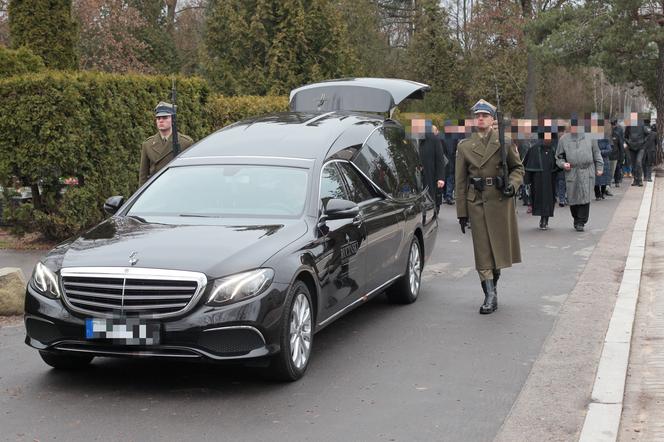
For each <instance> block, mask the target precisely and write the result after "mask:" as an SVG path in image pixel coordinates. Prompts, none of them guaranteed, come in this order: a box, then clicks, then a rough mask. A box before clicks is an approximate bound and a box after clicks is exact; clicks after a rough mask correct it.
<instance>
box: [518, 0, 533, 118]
mask: <svg viewBox="0 0 664 442" xmlns="http://www.w3.org/2000/svg"><path fill="white" fill-rule="evenodd" d="M521 8H522V14H523V18H524V19H525V20H526V22H530V21H531V20H532V19H533V3H532V0H521ZM527 39H528V36H527V35H526V40H527ZM525 43H526V44H528V43H527V41H526V42H525ZM527 51H528V61H527V65H526V91H525V97H524V100H523V101H524V108H525V109H524V114H525V117H526V118H537V106H536V104H535V98H536V97H537V58H535V54H533V53H532V51H531V50H530V49H527Z"/></svg>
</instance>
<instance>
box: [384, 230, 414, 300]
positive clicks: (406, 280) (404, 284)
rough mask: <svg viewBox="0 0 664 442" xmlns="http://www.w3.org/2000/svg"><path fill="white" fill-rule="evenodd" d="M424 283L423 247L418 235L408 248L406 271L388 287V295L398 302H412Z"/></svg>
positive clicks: (390, 298)
mask: <svg viewBox="0 0 664 442" xmlns="http://www.w3.org/2000/svg"><path fill="white" fill-rule="evenodd" d="M421 283H422V248H421V247H420V241H419V240H418V239H417V237H413V240H412V241H411V242H410V248H409V249H408V262H407V263H406V273H404V275H403V276H401V277H400V278H399V279H397V281H396V282H395V283H394V284H393V285H392V286H391V287H389V288H388V289H387V297H388V299H389V300H390V301H391V302H394V303H396V304H412V303H413V302H415V301H416V300H417V295H419V293H420V285H421Z"/></svg>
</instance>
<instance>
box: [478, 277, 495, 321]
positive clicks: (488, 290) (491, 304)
mask: <svg viewBox="0 0 664 442" xmlns="http://www.w3.org/2000/svg"><path fill="white" fill-rule="evenodd" d="M482 289H483V290H484V304H482V307H480V315H488V314H489V313H493V312H495V311H496V309H497V308H498V294H497V293H496V285H495V283H494V280H493V279H487V280H486V281H482Z"/></svg>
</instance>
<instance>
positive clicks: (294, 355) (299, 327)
mask: <svg viewBox="0 0 664 442" xmlns="http://www.w3.org/2000/svg"><path fill="white" fill-rule="evenodd" d="M311 337H312V318H311V307H310V305H309V298H307V296H306V295H304V294H303V293H299V294H298V295H297V296H296V297H295V301H294V302H293V307H292V309H291V319H290V334H289V342H290V354H291V361H292V362H293V365H294V366H295V368H297V369H298V370H301V369H302V368H304V367H305V366H306V365H307V361H308V360H309V353H310V352H311Z"/></svg>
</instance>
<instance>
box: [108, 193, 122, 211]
mask: <svg viewBox="0 0 664 442" xmlns="http://www.w3.org/2000/svg"><path fill="white" fill-rule="evenodd" d="M123 203H124V196H122V195H116V196H112V197H110V198H108V199H107V200H106V202H105V203H104V212H106V213H108V214H109V215H115V212H117V211H118V209H119V208H120V206H122V204H123Z"/></svg>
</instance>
